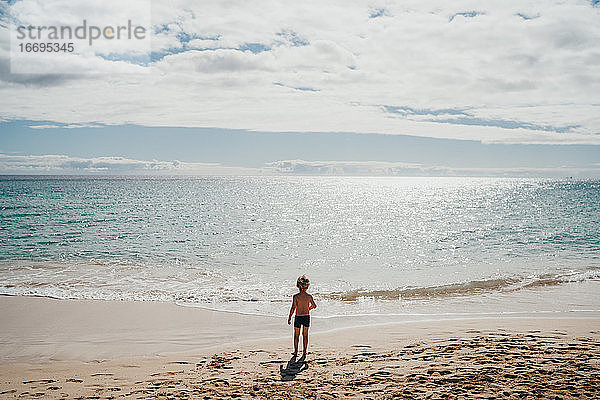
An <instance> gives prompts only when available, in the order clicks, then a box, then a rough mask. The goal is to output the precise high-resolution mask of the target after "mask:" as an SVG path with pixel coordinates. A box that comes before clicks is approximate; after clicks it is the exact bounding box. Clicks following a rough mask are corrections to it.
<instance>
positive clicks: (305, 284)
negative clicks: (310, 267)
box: [296, 275, 310, 290]
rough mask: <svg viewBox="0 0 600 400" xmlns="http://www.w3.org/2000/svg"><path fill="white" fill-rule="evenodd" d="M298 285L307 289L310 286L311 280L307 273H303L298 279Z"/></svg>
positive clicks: (299, 287)
mask: <svg viewBox="0 0 600 400" xmlns="http://www.w3.org/2000/svg"><path fill="white" fill-rule="evenodd" d="M296 286H297V287H298V289H302V290H306V289H308V287H309V286H310V280H309V279H308V278H307V277H306V275H302V276H301V277H299V278H298V280H297V281H296Z"/></svg>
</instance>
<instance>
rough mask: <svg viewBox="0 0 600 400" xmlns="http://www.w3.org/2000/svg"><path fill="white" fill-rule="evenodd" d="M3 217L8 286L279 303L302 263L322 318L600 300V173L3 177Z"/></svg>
mask: <svg viewBox="0 0 600 400" xmlns="http://www.w3.org/2000/svg"><path fill="white" fill-rule="evenodd" d="M0 219H1V221H2V224H1V227H0V293H3V294H24V295H40V296H50V297H58V298H91V299H127V300H162V301H175V302H178V303H179V304H183V305H201V306H206V307H210V308H216V309H222V310H230V311H239V312H248V313H259V314H268V315H285V314H287V309H288V302H289V300H290V296H291V295H292V294H293V293H294V292H295V288H294V284H295V279H296V277H297V276H298V275H300V274H307V275H308V276H309V277H310V278H311V281H312V282H313V283H312V286H311V289H310V291H311V292H313V293H314V294H315V298H316V299H317V301H318V302H319V304H320V305H321V307H320V308H319V309H318V310H317V314H316V315H318V316H320V317H323V318H325V317H333V316H336V315H342V316H343V315H353V316H358V315H363V316H364V315H371V316H372V315H379V316H385V315H409V314H414V315H417V314H426V315H429V314H436V313H437V314H440V315H441V314H447V313H453V312H459V313H460V312H482V313H485V312H488V311H490V312H521V311H523V312H526V311H527V312H544V311H548V310H550V311H561V312H569V311H573V310H579V311H584V310H590V309H600V299H599V298H598V295H597V294H596V293H598V290H595V289H597V288H598V286H597V285H596V284H597V283H598V282H600V222H599V221H600V182H599V181H576V180H543V179H498V178H350V177H348V178H346V177H344V178H339V177H233V178H231V177H227V178H225V177H224V178H140V177H118V178H114V177H113V178H106V177H2V178H0ZM557 287H560V289H556V288H557ZM591 288H594V289H593V290H592V289H591ZM553 290H554V292H557V290H558V292H560V293H567V294H568V295H561V296H554V295H550V293H554V292H552V291H553ZM558 292H557V293H558ZM544 293H546V294H547V295H544ZM540 296H542V297H544V300H543V301H541V300H540V301H535V299H539V298H540ZM532 299H534V300H532ZM574 299H576V301H575V300H574Z"/></svg>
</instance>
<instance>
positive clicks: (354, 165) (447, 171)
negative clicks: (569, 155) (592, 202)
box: [264, 160, 600, 178]
mask: <svg viewBox="0 0 600 400" xmlns="http://www.w3.org/2000/svg"><path fill="white" fill-rule="evenodd" d="M264 170H265V171H268V172H271V173H274V174H289V175H353V176H511V177H527V176H532V177H540V176H543V177H567V176H574V177H596V178H597V177H600V164H599V165H596V166H591V167H588V168H573V167H566V166H565V167H547V168H529V167H516V168H460V167H448V166H441V165H424V164H418V163H401V162H382V161H304V160H282V161H277V162H273V163H269V164H267V166H266V167H265V168H264Z"/></svg>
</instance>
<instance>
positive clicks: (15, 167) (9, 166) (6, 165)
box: [0, 154, 257, 175]
mask: <svg viewBox="0 0 600 400" xmlns="http://www.w3.org/2000/svg"><path fill="white" fill-rule="evenodd" d="M0 172H1V173H3V174H78V173H81V174H94V173H98V174H173V175H184V174H195V175H246V174H256V173H257V170H255V169H252V168H242V167H227V166H223V165H220V164H218V163H189V162H182V161H177V160H174V161H156V160H152V161H143V160H134V159H129V158H124V157H94V158H84V157H71V156H66V155H25V156H24V155H9V154H0Z"/></svg>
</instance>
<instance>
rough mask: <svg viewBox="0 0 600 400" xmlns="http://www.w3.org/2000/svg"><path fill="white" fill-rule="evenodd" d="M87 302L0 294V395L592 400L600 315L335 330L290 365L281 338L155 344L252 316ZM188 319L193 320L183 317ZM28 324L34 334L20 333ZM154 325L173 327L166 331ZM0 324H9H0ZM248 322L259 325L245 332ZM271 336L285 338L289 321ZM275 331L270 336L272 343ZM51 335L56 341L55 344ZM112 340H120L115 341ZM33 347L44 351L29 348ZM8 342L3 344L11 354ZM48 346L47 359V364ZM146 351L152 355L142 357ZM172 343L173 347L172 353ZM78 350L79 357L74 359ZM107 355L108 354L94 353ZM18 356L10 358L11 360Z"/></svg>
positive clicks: (597, 377) (229, 326) (598, 371)
mask: <svg viewBox="0 0 600 400" xmlns="http://www.w3.org/2000/svg"><path fill="white" fill-rule="evenodd" d="M7 299H8V300H7ZM92 303H94V304H89V303H87V302H72V301H49V300H48V299H24V298H18V297H16V298H0V318H1V321H2V322H3V323H2V326H1V327H0V335H1V339H2V343H1V344H0V349H1V350H2V353H0V354H2V355H3V358H2V364H0V376H1V381H0V397H1V398H32V397H35V398H40V397H41V398H89V399H117V398H148V399H149V398H174V399H187V398H189V399H214V398H270V399H294V398H312V399H331V398H356V399H369V398H370V399H388V398H390V399H391V398H399V399H416V398H430V399H442V398H469V399H471V398H490V399H491V398H506V399H518V398H540V399H571V398H578V399H593V398H598V397H599V396H600V389H599V388H598V386H599V385H598V382H600V318H599V316H598V315H588V316H586V317H578V318H501V319H499V318H493V319H462V320H447V321H420V322H410V323H401V324H388V325H381V326H366V327H362V328H356V329H341V330H337V331H330V332H322V333H316V334H313V335H312V336H311V346H310V348H309V355H308V357H307V359H306V360H300V359H296V360H292V359H291V354H290V345H291V340H290V339H291V338H289V337H288V338H283V339H282V338H271V339H264V340H255V339H254V336H252V335H253V334H252V333H250V332H248V337H246V339H247V341H246V342H234V341H229V342H223V344H221V345H219V346H216V347H215V346H212V347H202V345H201V343H200V342H198V341H196V342H194V343H187V342H186V340H185V338H187V337H190V338H191V337H193V335H191V332H188V333H186V334H185V335H183V336H181V337H180V338H179V339H178V340H179V345H175V346H174V345H173V344H174V343H177V340H175V339H173V338H171V339H170V340H167V341H166V343H161V341H160V339H161V338H165V337H168V335H169V334H173V333H174V332H175V331H176V330H177V329H176V328H177V327H178V326H177V321H179V323H184V326H185V324H186V323H190V324H191V325H194V324H195V325H197V326H198V328H197V333H198V334H201V333H202V331H203V330H204V329H209V328H210V329H211V330H213V331H214V330H215V329H216V330H217V332H213V334H215V335H216V334H219V332H218V326H223V328H224V329H225V332H229V333H223V332H221V334H222V336H223V337H225V338H227V337H231V338H233V337H237V336H236V335H237V333H235V329H234V327H238V329H239V327H240V326H243V325H241V324H243V323H248V324H249V325H248V326H246V328H248V329H250V328H252V327H257V326H261V321H262V322H263V323H264V324H266V325H263V326H266V328H269V327H270V325H269V324H270V323H271V322H269V319H263V318H262V317H251V318H249V319H245V318H247V317H249V316H240V315H236V314H227V313H223V314H224V315H218V316H213V317H211V318H214V320H213V322H208V323H207V322H206V321H208V318H209V317H207V315H206V313H209V314H210V313H212V312H211V311H207V310H201V311H199V310H196V309H185V308H183V310H181V311H182V313H183V314H182V315H171V316H170V317H167V316H166V315H160V313H162V312H165V311H166V312H168V313H171V314H178V311H177V312H175V311H173V310H174V309H171V308H170V307H169V305H165V307H164V308H163V307H161V306H156V304H154V303H149V304H146V305H140V304H139V303H132V304H125V303H118V302H116V303H111V302H108V303H105V302H92ZM19 304H20V306H19ZM150 306H153V307H150ZM28 307H29V308H30V307H34V308H41V309H42V310H41V311H40V313H39V314H34V315H31V310H29V311H30V313H29V314H27V315H25V314H22V312H23V311H27V309H28ZM80 307H81V310H88V312H91V311H94V312H97V311H98V310H97V309H95V307H104V308H105V311H106V312H107V313H108V315H112V316H114V318H115V320H114V322H115V324H116V323H122V324H124V326H121V327H119V326H118V325H112V326H111V327H108V328H107V329H106V330H105V331H103V330H100V331H97V332H96V336H93V335H91V332H92V330H93V329H94V328H97V327H95V326H94V322H93V321H96V323H98V324H103V323H105V320H104V319H103V318H109V317H106V316H104V317H99V316H98V315H96V317H95V318H91V319H85V318H84V319H83V320H81V319H79V318H78V316H77V314H76V313H75V312H74V311H73V310H74V309H78V308H80ZM146 307H148V310H152V309H154V310H155V311H154V318H153V319H151V320H150V321H147V320H144V321H143V322H140V321H141V320H142V319H144V318H147V317H148V316H147V315H144V311H141V310H143V309H145V308H146ZM9 309H10V310H11V311H9ZM177 309H182V307H177ZM188 310H190V311H188ZM42 311H43V312H42ZM49 311H52V313H49ZM132 311H134V312H136V313H138V317H139V320H138V319H136V318H129V320H128V321H126V318H125V317H126V316H127V315H129V313H130V312H132ZM188 312H192V313H191V314H188ZM194 313H197V314H196V315H197V318H196V319H193V318H191V317H190V316H191V315H194ZM19 314H21V317H20V318H19ZM217 314H219V313H217ZM61 315H62V317H61ZM67 315H70V316H67ZM71 317H73V319H74V320H80V321H81V322H80V325H81V326H79V327H77V326H64V325H61V324H64V323H65V322H66V321H70V319H71ZM180 317H181V318H182V319H181V320H180V319H179V318H180ZM123 318H124V319H123ZM169 318H170V319H169ZM255 318H256V319H255ZM36 319H37V320H38V322H37V326H38V328H34V327H32V326H29V324H30V323H32V322H35V321H36ZM190 319H191V321H190ZM19 321H20V322H19ZM51 321H55V322H56V323H55V324H53V323H52V322H51ZM161 321H162V322H163V323H164V322H165V321H168V322H170V323H171V324H172V325H171V326H164V325H163V324H162V323H161ZM185 321H188V322H185ZM236 321H237V323H236ZM6 322H9V323H11V324H16V326H13V327H7V325H6ZM272 322H273V321H272ZM70 323H72V322H70ZM203 323H204V324H203ZM255 323H258V324H257V325H252V324H255ZM85 324H87V325H85ZM136 324H137V325H139V326H137V325H136ZM279 324H280V321H275V322H273V326H275V325H279ZM84 325H85V326H84ZM152 326H154V327H155V329H154V331H153V330H152V329H151V327H152ZM41 327H44V329H42V328H41ZM179 327H181V326H179ZM215 327H217V328H215ZM109 328H110V329H109ZM18 329H21V332H20V333H19V332H18V331H17V330H18ZM27 329H29V331H26V330H27ZM36 329H37V330H36ZM52 329H58V330H60V331H61V332H63V336H60V335H57V334H56V333H55V334H54V335H49V336H48V338H47V340H45V339H44V337H43V335H42V334H41V333H40V332H43V331H44V330H45V331H46V332H50V331H51V330H52ZM147 329H149V330H147ZM258 329H259V330H260V329H262V328H258ZM278 329H279V328H278ZM281 329H282V332H284V333H286V334H289V330H288V329H289V328H288V327H287V326H285V327H282V328H281ZM136 330H137V331H138V332H139V337H140V339H139V341H141V342H142V343H135V342H136V340H135V335H134V334H133V333H132V332H135V331H136ZM70 331H75V332H77V335H79V336H81V335H83V336H82V337H83V338H84V340H82V342H81V343H79V344H78V345H76V346H75V345H74V346H75V347H69V348H68V351H67V350H65V347H64V346H65V345H66V340H68V339H69V338H72V336H69V332H70ZM107 332H108V333H111V334H110V335H108V334H107ZM277 332H278V331H277ZM277 332H270V333H271V335H272V336H275V335H276V333H277ZM10 335H20V336H18V337H11V336H10ZM77 335H76V336H77ZM58 337H62V340H64V342H61V341H60V340H57V338H58ZM119 337H122V338H123V340H125V344H120V342H119ZM33 338H36V340H33ZM149 338H153V339H152V340H153V342H152V346H150V347H146V346H147V343H143V341H144V340H148V339H149ZM197 340H199V339H197ZM128 343H134V344H135V345H131V346H128V345H127V344H128ZM36 346H41V347H42V349H44V350H43V351H36V350H35V348H36ZM181 346H183V347H181ZM193 346H196V349H193V348H192V347H193ZM7 347H13V349H12V351H9V350H8V349H7ZM17 347H18V348H17ZM52 348H54V350H55V352H54V354H55V355H57V356H56V357H55V356H50V357H47V355H48V354H49V353H51V351H50V350H51V349H52ZM57 348H58V349H57ZM61 348H62V350H61ZM127 348H129V350H128V351H125V349H127ZM149 348H152V349H153V350H154V351H152V352H148V350H149ZM174 348H175V349H176V350H183V351H176V352H173V349H174ZM80 350H81V351H82V355H83V356H82V357H77V354H76V352H77V351H80ZM111 351H112V352H113V354H114V355H113V356H112V357H107V358H102V357H94V356H98V355H102V354H107V353H110V352H111ZM10 354H12V355H10ZM123 354H125V355H123ZM17 355H18V357H19V361H15V360H14V358H15V356H17ZM41 355H45V356H41ZM11 357H12V359H11Z"/></svg>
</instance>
